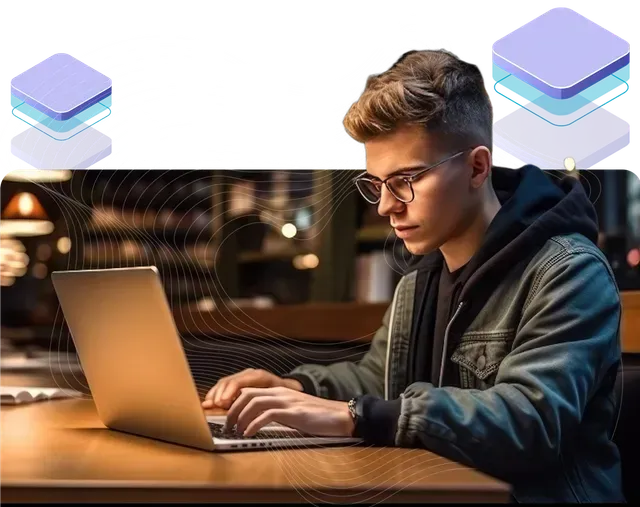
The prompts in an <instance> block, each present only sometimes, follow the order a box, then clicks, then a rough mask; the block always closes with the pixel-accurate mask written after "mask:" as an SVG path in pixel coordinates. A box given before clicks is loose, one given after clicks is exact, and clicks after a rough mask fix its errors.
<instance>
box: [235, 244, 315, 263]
mask: <svg viewBox="0 0 640 507" xmlns="http://www.w3.org/2000/svg"><path fill="white" fill-rule="evenodd" d="M308 253H310V252H308V251H307V250H298V249H295V248H291V249H286V250H279V251H275V252H260V251H258V252H242V253H240V255H239V256H238V261H239V262H240V263H242V264H252V263H259V262H270V261H292V260H293V258H294V257H295V256H297V255H305V254H308Z"/></svg>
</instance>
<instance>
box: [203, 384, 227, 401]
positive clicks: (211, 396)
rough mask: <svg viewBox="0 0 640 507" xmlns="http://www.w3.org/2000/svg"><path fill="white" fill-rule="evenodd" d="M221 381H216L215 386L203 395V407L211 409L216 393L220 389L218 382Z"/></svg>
mask: <svg viewBox="0 0 640 507" xmlns="http://www.w3.org/2000/svg"><path fill="white" fill-rule="evenodd" d="M223 380H224V379H220V380H218V382H216V385H214V386H213V387H212V388H211V389H209V392H208V393H207V394H206V395H205V397H204V400H203V401H202V406H203V407H213V405H214V400H215V396H216V392H217V391H218V388H219V387H220V382H222V381H223Z"/></svg>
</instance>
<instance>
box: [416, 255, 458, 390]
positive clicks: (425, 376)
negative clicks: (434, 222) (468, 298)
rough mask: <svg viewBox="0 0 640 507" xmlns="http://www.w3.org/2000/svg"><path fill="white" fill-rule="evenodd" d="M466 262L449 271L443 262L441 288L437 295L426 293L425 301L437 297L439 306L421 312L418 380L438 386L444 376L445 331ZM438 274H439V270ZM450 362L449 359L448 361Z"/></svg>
mask: <svg viewBox="0 0 640 507" xmlns="http://www.w3.org/2000/svg"><path fill="white" fill-rule="evenodd" d="M463 269H464V266H462V267H460V268H458V269H456V270H455V271H454V272H453V273H451V272H449V269H448V268H447V264H446V263H443V265H442V270H441V272H440V273H439V277H438V278H439V281H437V282H436V281H435V280H434V284H433V285H434V287H433V288H436V289H437V296H436V298H430V297H428V295H425V297H424V298H423V299H424V300H423V304H424V305H427V304H429V303H428V302H429V301H430V300H431V301H433V300H434V299H435V301H436V304H435V308H433V307H432V308H421V309H420V310H421V316H420V319H419V321H418V329H417V330H416V340H417V344H416V347H415V349H414V350H415V352H416V357H415V358H414V375H413V381H414V382H431V383H433V384H434V385H436V386H437V382H438V379H439V377H440V364H441V360H442V349H443V346H444V334H445V330H446V328H447V325H448V324H449V321H450V320H451V317H452V315H453V310H454V308H453V304H454V299H455V296H456V294H455V292H457V291H456V280H457V279H458V278H459V277H460V274H461V273H462V271H463ZM436 274H438V273H437V272H436ZM445 365H446V363H445Z"/></svg>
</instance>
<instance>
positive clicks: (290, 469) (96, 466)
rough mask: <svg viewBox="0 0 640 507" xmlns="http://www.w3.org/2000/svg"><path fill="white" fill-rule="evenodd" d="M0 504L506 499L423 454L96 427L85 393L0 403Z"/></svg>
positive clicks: (490, 482)
mask: <svg viewBox="0 0 640 507" xmlns="http://www.w3.org/2000/svg"><path fill="white" fill-rule="evenodd" d="M0 421H1V427H2V435H1V437H0V457H1V459H2V473H1V479H0V487H1V495H2V500H3V502H43V501H47V502H53V501H56V502H57V501H65V502H77V501H82V502H91V501H97V500H99V501H109V502H119V501H144V502H304V503H318V502H331V503H355V502H366V503H377V502H385V501H391V502H507V501H508V499H509V487H508V485H506V484H504V483H501V482H499V481H497V480H495V479H493V478H490V477H487V476H485V475H483V474H481V473H479V472H477V471H475V470H472V469H469V468H467V467H464V466H461V465H459V464H456V463H454V462H451V461H449V460H447V459H444V458H441V457H439V456H437V455H434V454H432V453H430V452H427V451H421V450H416V449H411V450H409V449H399V448H369V447H365V446H349V447H329V448H308V449H298V450H278V451H276V450H263V451H245V452H237V453H208V452H203V451H199V450H194V449H191V448H187V447H182V446H178V445H173V444H168V443H164V442H159V441H155V440H152V439H147V438H142V437H137V436H133V435H127V434H124V433H120V432H116V431H111V430H108V429H106V428H105V427H104V426H103V425H102V423H101V422H100V421H99V419H98V417H97V414H96V411H95V405H94V404H93V401H92V400H90V399H73V400H57V401H49V402H39V403H34V404H31V405H23V406H13V407H7V406H2V408H1V410H0Z"/></svg>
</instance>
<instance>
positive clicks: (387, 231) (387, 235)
mask: <svg viewBox="0 0 640 507" xmlns="http://www.w3.org/2000/svg"><path fill="white" fill-rule="evenodd" d="M356 239H357V240H358V242H359V243H384V242H387V243H393V241H394V240H395V239H396V236H395V234H394V232H393V229H392V228H391V226H389V225H369V226H365V227H362V228H360V229H358V232H357V234H356Z"/></svg>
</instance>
